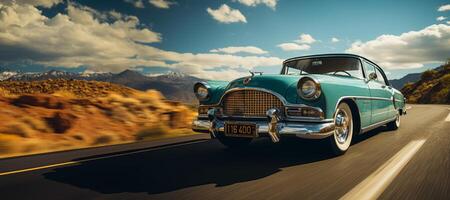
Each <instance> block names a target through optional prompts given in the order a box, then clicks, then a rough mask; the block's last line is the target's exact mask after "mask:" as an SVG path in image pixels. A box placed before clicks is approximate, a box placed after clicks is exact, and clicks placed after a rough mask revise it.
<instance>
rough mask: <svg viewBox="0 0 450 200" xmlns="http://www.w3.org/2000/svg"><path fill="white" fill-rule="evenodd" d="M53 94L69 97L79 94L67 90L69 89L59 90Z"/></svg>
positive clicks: (73, 97)
mask: <svg viewBox="0 0 450 200" xmlns="http://www.w3.org/2000/svg"><path fill="white" fill-rule="evenodd" d="M52 95H53V96H57V97H63V98H67V99H75V98H77V95H75V94H74V93H73V92H71V91H67V90H58V91H56V92H54V93H53V94H52Z"/></svg>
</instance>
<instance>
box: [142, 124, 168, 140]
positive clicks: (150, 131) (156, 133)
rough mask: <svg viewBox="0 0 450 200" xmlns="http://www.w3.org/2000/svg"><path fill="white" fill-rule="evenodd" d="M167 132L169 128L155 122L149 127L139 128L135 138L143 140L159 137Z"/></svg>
mask: <svg viewBox="0 0 450 200" xmlns="http://www.w3.org/2000/svg"><path fill="white" fill-rule="evenodd" d="M168 133H169V128H168V127H167V126H165V125H163V124H156V125H153V126H150V127H146V128H144V129H141V130H140V131H138V132H137V133H136V140H145V139H152V138H159V137H162V136H164V135H165V134H168Z"/></svg>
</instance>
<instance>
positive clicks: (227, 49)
mask: <svg viewBox="0 0 450 200" xmlns="http://www.w3.org/2000/svg"><path fill="white" fill-rule="evenodd" d="M209 52H212V53H220V52H222V53H227V54H235V53H250V54H266V53H267V51H264V50H262V49H260V48H258V47H254V46H239V47H225V48H219V49H212V50H210V51H209Z"/></svg>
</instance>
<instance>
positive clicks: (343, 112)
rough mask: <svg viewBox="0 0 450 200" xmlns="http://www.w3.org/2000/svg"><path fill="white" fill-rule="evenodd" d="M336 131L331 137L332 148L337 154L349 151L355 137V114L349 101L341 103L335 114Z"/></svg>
mask: <svg viewBox="0 0 450 200" xmlns="http://www.w3.org/2000/svg"><path fill="white" fill-rule="evenodd" d="M334 125H335V129H334V133H333V135H332V136H331V137H329V138H330V139H329V140H330V143H331V150H332V151H333V153H334V154H335V155H343V154H344V153H345V152H347V150H348V148H349V147H350V144H351V142H352V138H353V116H352V111H351V109H350V106H349V105H348V104H347V103H345V102H344V103H340V104H339V106H338V108H337V110H336V113H335V115H334Z"/></svg>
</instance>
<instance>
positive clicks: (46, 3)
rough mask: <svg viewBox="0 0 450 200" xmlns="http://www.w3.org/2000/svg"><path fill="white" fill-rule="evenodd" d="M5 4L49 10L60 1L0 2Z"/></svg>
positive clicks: (13, 0) (28, 0)
mask: <svg viewBox="0 0 450 200" xmlns="http://www.w3.org/2000/svg"><path fill="white" fill-rule="evenodd" d="M0 2H3V3H5V4H13V3H17V4H21V5H32V6H42V7H46V8H50V7H52V6H53V5H56V4H59V3H61V2H62V0H1V1H0Z"/></svg>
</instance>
